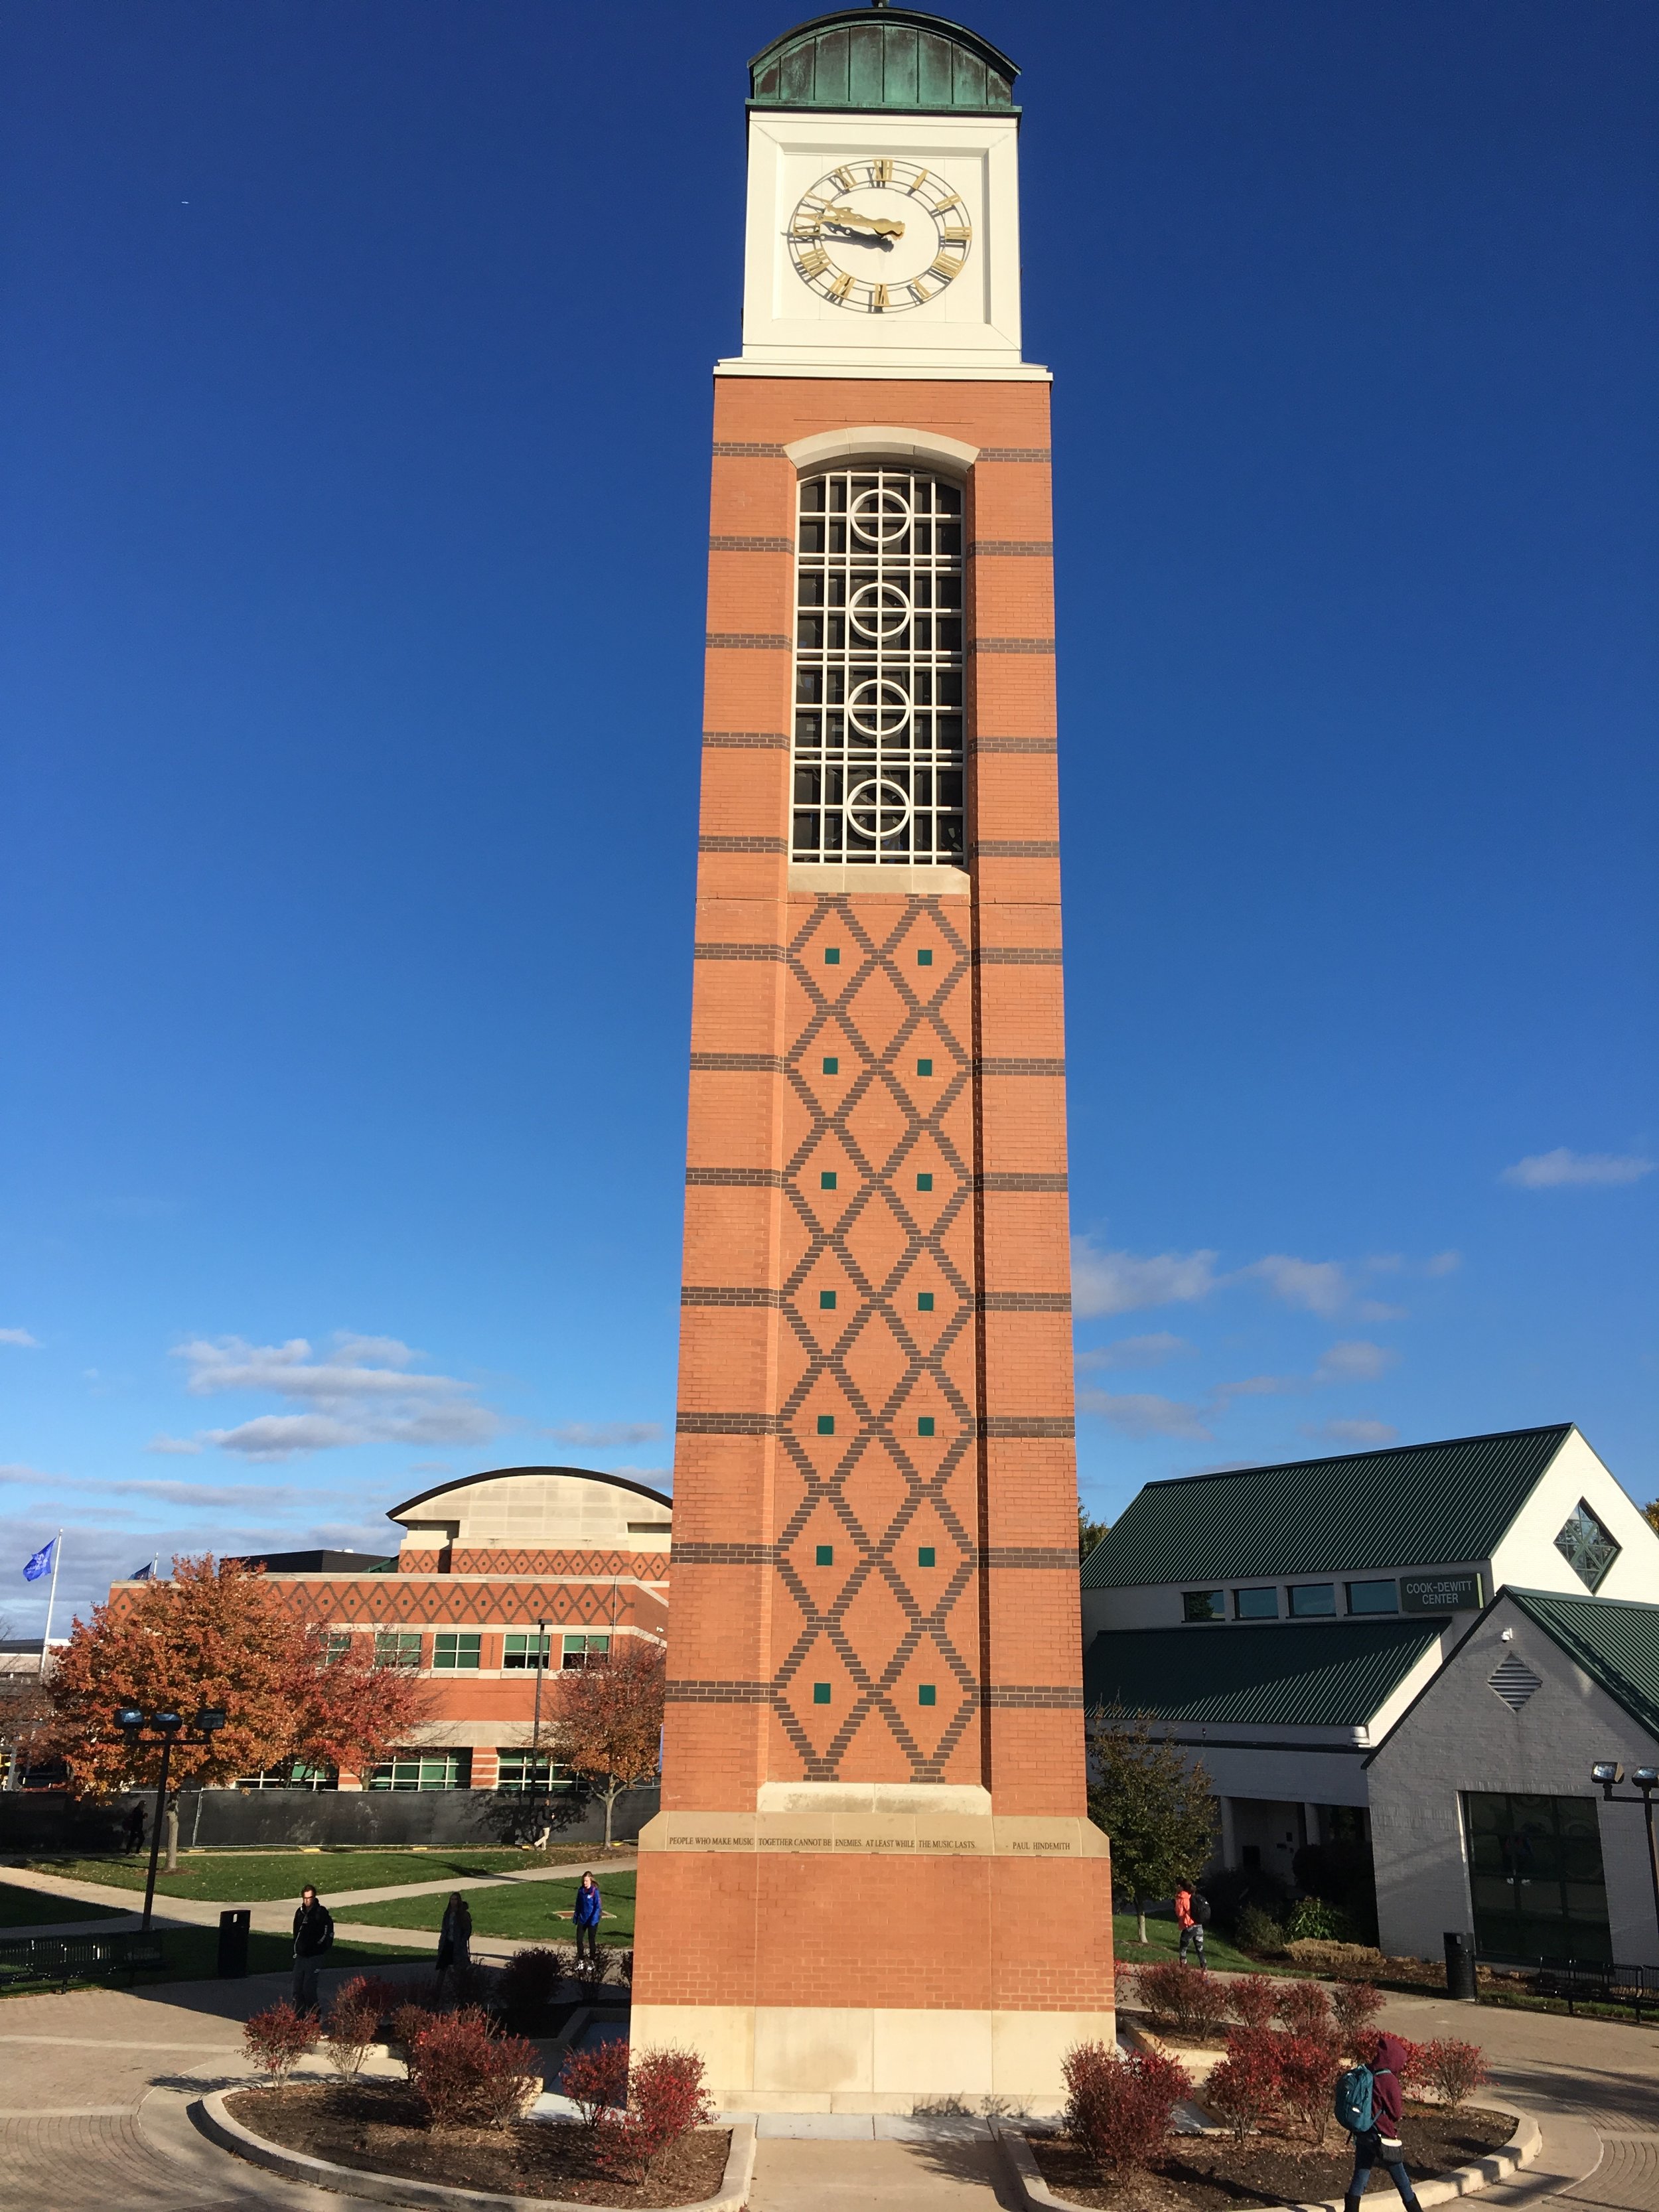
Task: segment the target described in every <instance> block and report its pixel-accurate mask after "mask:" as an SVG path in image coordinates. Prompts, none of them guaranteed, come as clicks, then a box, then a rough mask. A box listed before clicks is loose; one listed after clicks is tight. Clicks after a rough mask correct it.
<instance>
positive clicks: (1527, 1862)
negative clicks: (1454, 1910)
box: [1463, 1790, 1613, 1961]
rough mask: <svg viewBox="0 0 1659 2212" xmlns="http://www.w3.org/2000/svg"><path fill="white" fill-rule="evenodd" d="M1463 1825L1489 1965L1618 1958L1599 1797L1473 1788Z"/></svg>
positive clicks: (1480, 1939) (1478, 1929)
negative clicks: (1612, 1931)
mask: <svg viewBox="0 0 1659 2212" xmlns="http://www.w3.org/2000/svg"><path fill="white" fill-rule="evenodd" d="M1463 1824H1464V1832H1465V1835H1466V1837H1467V1838H1468V1853H1469V1901H1470V1903H1471V1904H1472V1905H1474V1946H1475V1949H1476V1950H1477V1951H1478V1952H1479V1953H1480V1956H1481V1957H1482V1958H1483V1959H1499V1960H1504V1959H1507V1960H1516V1961H1520V1960H1530V1959H1585V1960H1607V1959H1611V1958H1612V1956H1613V1946H1612V1942H1611V1939H1610V1938H1609V1936H1608V1933H1607V1880H1606V1877H1605V1875H1603V1873H1602V1871H1601V1829H1600V1827H1599V1826H1598V1825H1597V1823H1596V1817H1595V1799H1594V1798H1593V1797H1530V1796H1519V1795H1516V1794H1513V1793H1510V1792H1491V1793H1483V1792H1480V1791H1475V1790H1469V1791H1467V1792H1466V1793H1465V1795H1464V1798H1463Z"/></svg>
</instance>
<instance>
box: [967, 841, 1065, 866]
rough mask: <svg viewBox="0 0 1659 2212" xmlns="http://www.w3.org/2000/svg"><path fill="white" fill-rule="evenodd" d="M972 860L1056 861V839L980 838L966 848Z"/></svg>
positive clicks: (1058, 849) (1057, 848)
mask: <svg viewBox="0 0 1659 2212" xmlns="http://www.w3.org/2000/svg"><path fill="white" fill-rule="evenodd" d="M968 856H969V859H970V860H1058V859H1059V858H1060V840H1059V838H1058V837H981V839H980V840H979V842H977V843H976V844H973V845H970V846H969V848H968Z"/></svg>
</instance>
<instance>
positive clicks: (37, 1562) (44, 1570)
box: [23, 1536, 58, 1583]
mask: <svg viewBox="0 0 1659 2212" xmlns="http://www.w3.org/2000/svg"><path fill="white" fill-rule="evenodd" d="M57 1541H58V1539H57V1537H56V1536H54V1537H53V1538H52V1543H51V1544H42V1545H41V1547H40V1550H39V1551H38V1552H37V1553H35V1555H34V1557H33V1559H31V1560H30V1561H29V1563H28V1565H27V1566H26V1567H25V1568H24V1570H23V1580H24V1581H25V1582H26V1583H38V1582H39V1581H40V1577H42V1576H43V1575H49V1574H50V1573H51V1572H52V1545H53V1544H56V1542H57Z"/></svg>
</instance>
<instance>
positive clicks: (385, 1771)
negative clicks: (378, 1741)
mask: <svg viewBox="0 0 1659 2212" xmlns="http://www.w3.org/2000/svg"><path fill="white" fill-rule="evenodd" d="M368 1786H369V1788H370V1789H371V1790H470V1789H471V1787H472V1753H471V1752H470V1751H394V1752H393V1753H392V1756H391V1758H390V1759H382V1760H381V1762H380V1765H378V1766H377V1767H376V1768H375V1769H374V1771H373V1773H372V1774H370V1776H369V1778H368Z"/></svg>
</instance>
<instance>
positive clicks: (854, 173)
mask: <svg viewBox="0 0 1659 2212" xmlns="http://www.w3.org/2000/svg"><path fill="white" fill-rule="evenodd" d="M786 236H787V240H788V243H789V256H790V258H791V260H792V261H793V263H794V266H795V274H796V275H797V276H799V278H800V280H801V282H802V283H803V284H805V285H806V286H807V287H808V288H809V289H811V290H812V291H814V292H816V293H817V295H818V296H819V298H820V299H823V300H828V301H831V302H832V303H833V305H835V306H836V307H845V308H847V309H848V310H849V312H851V313H854V314H868V315H901V314H904V313H907V312H908V310H909V309H910V308H912V307H923V306H925V305H926V304H927V301H929V300H936V299H938V297H939V295H940V293H941V292H943V291H944V290H945V288H946V287H947V286H948V285H950V284H951V283H954V282H955V281H956V279H957V277H958V276H960V275H961V274H962V272H963V270H964V269H965V268H966V267H967V265H968V256H969V253H970V252H972V250H973V242H974V229H973V224H972V222H971V221H970V220H969V214H968V210H967V209H966V208H965V207H964V206H963V201H962V195H961V194H960V193H959V192H957V191H953V190H952V189H951V185H950V184H949V183H948V182H947V181H946V179H945V178H943V177H940V176H936V175H935V174H934V173H933V171H932V170H931V169H924V168H923V167H921V164H920V163H919V162H915V161H890V160H889V159H887V158H886V157H885V156H880V157H877V158H873V159H871V160H868V161H844V162H842V166H841V167H839V168H837V169H831V170H830V171H829V174H828V175H827V176H823V177H820V178H819V179H818V180H817V184H815V185H813V186H812V187H811V190H810V191H805V192H803V193H802V195H801V197H800V199H799V202H798V203H797V204H796V207H795V210H794V212H793V215H792V216H790V218H789V225H788V229H787V233H786Z"/></svg>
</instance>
